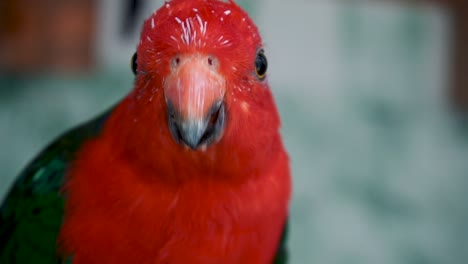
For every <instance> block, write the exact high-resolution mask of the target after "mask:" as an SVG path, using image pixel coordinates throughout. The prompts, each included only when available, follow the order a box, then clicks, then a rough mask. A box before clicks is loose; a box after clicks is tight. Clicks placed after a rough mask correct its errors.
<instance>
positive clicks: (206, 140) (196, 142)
mask: <svg viewBox="0 0 468 264" xmlns="http://www.w3.org/2000/svg"><path fill="white" fill-rule="evenodd" d="M168 109H169V117H168V118H169V130H170V132H171V134H172V137H173V138H174V139H175V141H176V142H177V143H179V144H185V145H186V146H188V147H189V148H191V149H192V150H198V149H199V148H201V149H202V150H203V149H204V148H205V149H206V146H207V145H209V144H211V143H212V142H214V141H215V140H217V139H218V138H219V137H220V135H221V134H222V130H223V129H224V119H225V113H224V111H225V110H224V104H222V103H220V104H216V108H215V111H212V113H210V115H209V116H208V117H207V118H204V119H201V120H183V119H182V118H181V117H180V115H178V114H177V113H174V112H173V111H171V110H173V108H172V107H171V105H170V104H169V107H168Z"/></svg>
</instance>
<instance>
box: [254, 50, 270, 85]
mask: <svg viewBox="0 0 468 264" xmlns="http://www.w3.org/2000/svg"><path fill="white" fill-rule="evenodd" d="M267 68H268V61H267V58H266V56H265V54H264V52H263V50H260V51H259V52H258V53H257V57H256V58H255V71H256V73H257V77H258V78H259V79H261V80H262V79H264V78H265V74H266V72H267Z"/></svg>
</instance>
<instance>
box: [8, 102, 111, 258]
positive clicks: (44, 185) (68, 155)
mask: <svg viewBox="0 0 468 264" xmlns="http://www.w3.org/2000/svg"><path fill="white" fill-rule="evenodd" d="M109 113H110V111H107V112H105V113H103V114H102V115H100V116H98V117H97V118H95V119H92V120H90V121H88V122H86V123H84V124H82V125H80V126H78V127H75V128H73V129H71V130H69V131H68V132H65V133H64V134H62V135H61V136H59V137H58V138H57V139H56V140H54V141H53V142H52V143H50V144H49V146H47V147H46V148H45V149H44V150H43V151H41V152H40V153H39V155H38V156H37V157H36V158H35V159H34V160H33V161H32V162H31V163H30V164H29V165H28V166H27V167H26V168H25V169H24V170H23V171H22V172H21V173H20V175H19V176H18V178H17V179H16V181H15V182H14V184H13V186H12V187H11V189H10V191H9V193H8V194H7V196H6V197H5V200H4V201H3V204H2V205H1V207H0V263H54V262H57V259H56V239H57V235H58V232H59V230H60V226H61V223H62V215H63V206H64V201H63V196H62V194H61V192H60V190H61V187H62V184H63V182H64V175H65V171H66V169H67V167H68V165H69V164H70V162H71V161H72V160H73V159H74V157H75V155H76V152H77V151H78V149H79V148H80V147H81V145H82V144H83V143H84V142H86V141H87V140H88V139H90V138H93V137H95V136H97V135H98V134H99V132H100V131H101V129H102V126H103V124H104V123H105V120H107V118H108V116H109Z"/></svg>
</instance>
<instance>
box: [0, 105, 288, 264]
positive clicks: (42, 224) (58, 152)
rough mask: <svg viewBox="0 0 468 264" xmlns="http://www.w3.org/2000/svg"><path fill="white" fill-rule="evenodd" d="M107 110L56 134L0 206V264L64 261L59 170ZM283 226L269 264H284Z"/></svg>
mask: <svg viewBox="0 0 468 264" xmlns="http://www.w3.org/2000/svg"><path fill="white" fill-rule="evenodd" d="M109 113H110V111H109V112H106V113H104V114H102V115H101V116H100V117H98V118H96V119H93V120H91V121H89V122H87V123H85V124H83V125H81V126H79V127H77V128H74V129H72V130H70V131H68V132H67V133H65V134H63V135H62V136H60V137H59V138H58V139H57V140H55V141H54V142H52V143H51V144H50V145H49V146H48V147H47V148H46V149H45V150H43V151H42V152H41V153H40V154H39V155H38V156H37V157H36V158H35V159H34V160H33V161H32V162H31V164H29V166H28V167H27V168H26V169H25V170H24V171H23V172H22V173H21V174H20V176H19V177H18V179H17V180H16V182H15V184H14V185H13V187H12V189H11V190H10V192H9V194H8V195H7V197H6V199H5V201H4V203H3V205H2V206H1V208H0V263H2V264H10V263H11V264H13V263H18V264H25V263H34V264H49V263H68V262H71V260H70V259H67V260H64V259H61V257H60V256H58V255H57V252H56V249H57V235H58V233H59V230H60V226H61V224H62V216H63V208H64V199H63V196H62V194H61V192H60V190H61V187H62V184H63V182H64V175H65V172H66V170H67V168H68V166H69V165H70V163H71V162H72V161H73V159H74V158H75V155H76V153H77V151H78V150H79V149H80V147H81V146H82V144H83V143H84V142H86V141H87V140H88V139H91V138H93V137H96V136H97V135H98V134H99V132H100V131H101V128H102V126H103V124H104V122H105V120H106V119H107V117H108V115H109ZM286 237H287V225H286V226H285V228H284V231H283V236H282V239H281V243H280V245H279V247H278V251H277V254H276V258H275V261H274V264H284V263H287V256H288V254H287V249H286Z"/></svg>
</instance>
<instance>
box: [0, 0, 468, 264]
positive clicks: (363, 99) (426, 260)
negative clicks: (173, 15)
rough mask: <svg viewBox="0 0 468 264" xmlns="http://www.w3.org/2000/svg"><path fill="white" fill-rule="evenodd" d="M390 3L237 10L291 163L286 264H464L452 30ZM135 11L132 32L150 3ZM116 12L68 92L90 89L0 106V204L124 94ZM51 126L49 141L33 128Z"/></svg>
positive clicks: (421, 11)
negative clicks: (263, 59) (84, 73)
mask: <svg viewBox="0 0 468 264" xmlns="http://www.w3.org/2000/svg"><path fill="white" fill-rule="evenodd" d="M402 2H403V1H400V2H399V3H400V4H395V3H393V4H392V3H389V2H388V1H325V0H324V1H319V0H316V1H306V0H302V1H301V0H293V1H289V2H285V1H280V0H268V1H267V0H258V1H255V2H252V1H251V2H249V1H242V2H241V3H240V4H241V5H242V6H245V7H246V8H248V10H249V11H250V12H251V14H252V16H253V18H254V20H255V21H256V23H257V25H258V26H259V28H260V31H261V33H262V35H263V39H264V43H265V50H266V55H267V56H268V59H269V77H268V78H269V82H270V84H271V88H272V90H273V92H274V94H275V98H276V100H277V102H278V107H279V109H280V112H281V116H282V120H283V128H282V134H283V135H284V139H285V143H286V146H287V148H288V151H289V154H290V159H291V163H292V171H293V178H294V180H293V181H294V195H293V200H292V204H291V217H290V230H291V231H290V237H289V248H290V252H291V255H290V258H291V263H297V264H302V263H327V264H347V263H359V264H375V263H379V264H396V263H398V264H403V263H405V264H406V263H407V264H432V263H434V264H435V263H446V264H459V263H460V264H461V263H466V261H467V260H468V198H466V195H465V193H466V186H468V162H466V159H467V155H468V140H467V138H468V135H467V133H466V130H461V129H460V127H459V126H458V123H457V120H456V119H455V117H454V116H453V114H452V113H451V112H450V110H449V107H448V102H447V101H448V100H447V93H448V78H449V74H450V72H449V66H448V64H449V61H448V56H449V52H450V49H449V47H450V44H451V43H449V39H450V38H449V37H450V30H449V26H450V23H451V21H450V19H449V16H448V15H447V13H446V12H445V11H444V10H443V9H440V8H438V7H435V6H431V5H404V4H401V3H402ZM145 4H146V7H145V8H144V12H143V13H144V14H141V19H140V23H141V21H143V18H144V17H146V16H148V15H149V14H150V13H151V12H153V10H154V8H156V7H159V6H160V5H161V4H162V1H148V2H145ZM122 8H123V6H122V5H119V4H117V2H116V1H111V0H102V1H101V2H100V9H99V14H100V16H99V25H98V29H99V30H98V32H99V34H98V36H99V37H98V39H97V44H96V45H97V46H98V58H99V59H98V61H99V65H100V68H101V69H100V72H99V73H98V74H100V75H101V76H98V77H93V78H92V79H91V80H90V81H85V82H80V84H79V85H75V86H76V87H78V86H80V85H86V86H88V85H90V86H93V85H94V87H93V88H92V89H91V88H86V89H79V88H76V87H75V86H73V85H70V86H69V85H60V84H65V83H66V81H63V80H62V83H60V82H59V84H57V85H56V86H52V87H48V88H45V89H44V90H43V91H41V93H40V94H39V93H38V92H37V91H34V90H33V89H32V90H31V89H30V90H27V91H26V92H25V93H24V94H23V95H21V96H22V97H21V98H20V99H18V100H19V101H18V102H19V103H18V104H16V105H15V104H13V103H12V105H8V106H7V105H0V121H2V122H1V123H2V124H3V123H4V122H3V121H5V122H6V123H7V124H9V128H7V129H6V130H5V131H7V134H4V135H1V134H0V140H1V142H0V145H3V146H4V147H5V148H7V149H9V150H11V151H10V153H9V154H0V162H1V164H2V166H3V167H4V169H3V173H5V175H6V176H2V177H4V178H2V181H1V182H2V184H1V186H0V193H3V192H5V191H6V189H7V187H6V186H9V185H10V183H11V181H12V180H13V177H14V176H15V175H16V174H17V173H18V172H19V171H20V168H22V167H24V166H25V165H26V162H27V160H29V159H31V158H32V157H33V156H34V155H35V153H37V151H39V150H40V149H41V148H42V147H43V146H44V145H45V143H46V142H47V141H48V140H51V139H52V138H54V137H55V135H57V134H58V133H59V132H60V131H63V130H64V129H65V128H68V127H70V126H72V125H73V124H76V123H79V122H81V121H84V120H86V119H88V118H89V117H91V116H93V115H94V114H96V113H97V112H99V111H101V110H104V109H106V108H107V107H108V106H110V105H111V104H112V103H113V102H115V101H116V100H118V98H120V97H121V96H123V94H125V93H126V92H127V91H128V90H129V89H130V87H131V83H132V75H131V73H130V69H129V61H130V57H131V55H132V54H133V52H134V50H135V47H136V43H137V38H138V34H139V31H138V30H136V31H135V32H134V36H133V38H130V39H128V40H127V41H123V42H122V40H121V39H120V36H119V29H118V25H119V21H120V20H121V17H119V15H120V14H122V13H123V12H122ZM116 14H118V15H116ZM101 73H102V74H101ZM102 76H104V77H102ZM55 83H56V82H55ZM100 84H102V85H107V88H106V89H107V90H106V91H103V90H97V89H99V87H101V85H100ZM28 85H29V86H32V84H28ZM44 86H45V85H44ZM64 87H65V88H64ZM66 87H68V88H66ZM112 89H114V90H112ZM59 90H60V91H59ZM57 91H59V92H57ZM47 92H49V93H50V94H55V96H56V98H57V100H56V102H57V103H56V104H55V105H53V106H51V105H48V104H47V102H48V100H50V97H48V96H46V95H44V93H47ZM57 93H58V95H57ZM33 98H34V100H36V103H35V104H32V105H30V104H27V103H25V102H26V101H25V100H33ZM54 98H55V97H54ZM59 98H62V99H59ZM63 98H64V99H63ZM67 98H68V99H67ZM37 100H39V101H37ZM41 100H42V101H41ZM18 111H19V112H18ZM21 111H23V112H25V111H27V114H28V115H27V117H26V114H22V112H21ZM41 113H42V114H41ZM13 116H17V117H18V119H16V118H15V119H14V120H13ZM21 118H23V119H21ZM54 118H55V119H56V120H62V121H58V124H59V125H57V123H55V125H53V129H52V128H51V126H49V127H46V126H45V125H44V124H43V123H44V122H43V121H44V120H45V119H47V120H52V119H54ZM28 121H31V122H28ZM31 124H33V125H34V127H33V128H31V127H30V126H31ZM28 128H29V130H28ZM31 129H32V130H33V131H36V132H37V133H36V134H34V135H31V132H30V131H31ZM51 131H52V132H51ZM0 133H5V132H2V131H0ZM25 138H26V140H25ZM25 141H26V143H27V144H26V143H25ZM17 146H22V147H17ZM3 164H5V166H4V165H3ZM3 179H5V180H3Z"/></svg>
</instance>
